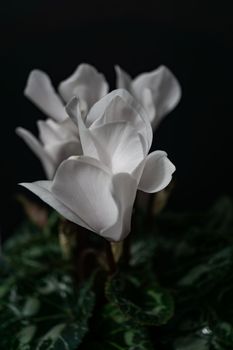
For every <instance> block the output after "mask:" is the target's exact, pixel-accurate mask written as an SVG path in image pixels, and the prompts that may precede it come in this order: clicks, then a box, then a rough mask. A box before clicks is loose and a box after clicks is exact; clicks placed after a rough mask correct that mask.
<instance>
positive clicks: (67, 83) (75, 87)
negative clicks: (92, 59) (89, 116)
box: [59, 64, 108, 113]
mask: <svg viewBox="0 0 233 350" xmlns="http://www.w3.org/2000/svg"><path fill="white" fill-rule="evenodd" d="M59 93H60V94H61V96H62V97H63V99H64V100H65V102H68V101H69V100H70V99H71V98H72V97H73V96H76V97H78V98H79V99H80V101H81V108H82V109H83V110H84V113H87V112H88V110H89V109H90V108H91V107H92V106H93V104H94V103H95V102H96V101H98V100H99V99H100V98H101V97H103V96H104V95H106V94H107V93H108V84H107V82H106V80H105V78H104V76H103V74H101V73H99V72H98V71H97V70H96V69H95V68H94V67H92V66H91V65H89V64H80V65H79V66H78V68H77V69H76V70H75V72H74V73H73V74H72V75H71V76H70V77H69V78H68V79H66V80H64V81H63V82H61V83H60V85H59Z"/></svg>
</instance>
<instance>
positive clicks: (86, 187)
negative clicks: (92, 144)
mask: <svg viewBox="0 0 233 350" xmlns="http://www.w3.org/2000/svg"><path fill="white" fill-rule="evenodd" d="M71 174H72V176H71ZM111 183H112V176H111V174H110V173H108V172H107V171H106V169H105V168H104V167H103V166H102V165H101V163H100V162H98V161H97V160H96V159H93V158H89V157H71V158H69V159H67V160H66V161H64V162H63V163H62V164H61V165H60V166H59V168H58V170H57V172H56V175H55V177H54V180H53V184H52V186H51V191H52V193H53V195H54V196H55V197H56V199H58V200H59V201H60V202H61V203H63V204H64V205H65V206H66V207H67V208H69V209H71V210H72V211H73V212H75V213H76V214H77V215H78V217H80V218H81V220H82V221H83V222H85V223H86V224H88V226H89V227H90V228H91V230H92V231H94V232H97V233H100V232H101V231H102V230H104V229H106V228H107V227H109V226H111V225H113V223H114V222H115V221H116V219H117V216H118V208H117V206H116V204H115V201H114V200H113V198H112V194H111ZM61 214H62V215H63V213H61Z"/></svg>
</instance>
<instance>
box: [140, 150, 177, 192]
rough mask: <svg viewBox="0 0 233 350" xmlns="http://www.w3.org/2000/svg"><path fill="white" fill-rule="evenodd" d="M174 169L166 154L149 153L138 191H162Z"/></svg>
mask: <svg viewBox="0 0 233 350" xmlns="http://www.w3.org/2000/svg"><path fill="white" fill-rule="evenodd" d="M175 169H176V168H175V166H174V165H173V164H172V162H171V161H170V160H169V159H168V158H167V154H166V152H163V151H155V152H152V153H150V154H149V155H148V156H147V158H146V161H145V165H144V169H143V173H142V176H141V179H140V182H139V186H138V189H139V190H141V191H144V192H148V193H154V192H158V191H161V190H163V189H164V188H165V187H166V186H167V185H168V184H169V183H170V181H171V179H172V174H173V173H174V171H175Z"/></svg>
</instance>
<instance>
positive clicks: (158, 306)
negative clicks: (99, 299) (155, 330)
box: [106, 273, 174, 325]
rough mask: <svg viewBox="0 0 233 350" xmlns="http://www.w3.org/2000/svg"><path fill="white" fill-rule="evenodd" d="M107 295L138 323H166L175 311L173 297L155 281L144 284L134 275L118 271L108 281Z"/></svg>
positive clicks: (126, 315)
mask: <svg viewBox="0 0 233 350" xmlns="http://www.w3.org/2000/svg"><path fill="white" fill-rule="evenodd" d="M106 295H107V297H108V299H109V300H110V301H111V302H112V303H114V304H115V305H117V306H118V307H119V308H120V310H121V312H122V313H123V314H124V316H125V317H126V318H127V319H133V320H134V322H136V323H138V324H142V325H162V324H166V323H167V322H168V320H169V319H170V318H171V317H172V315H173V312H174V304H173V298H172V297H171V295H170V294H169V293H168V292H167V291H166V290H164V289H162V288H161V287H159V286H158V284H157V283H155V282H154V281H149V283H146V284H145V285H143V284H141V283H140V280H138V279H136V278H134V277H133V278H131V277H129V276H127V275H125V274H120V273H118V274H116V275H115V276H113V277H112V278H110V279H109V281H108V282H107V285H106Z"/></svg>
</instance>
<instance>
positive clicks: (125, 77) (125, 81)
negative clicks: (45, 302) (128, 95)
mask: <svg viewBox="0 0 233 350" xmlns="http://www.w3.org/2000/svg"><path fill="white" fill-rule="evenodd" d="M115 71H116V78H117V79H116V86H117V89H126V90H128V91H130V90H131V82H132V79H131V77H130V76H129V74H127V73H126V72H125V71H124V70H123V69H122V68H121V67H119V66H115Z"/></svg>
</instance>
